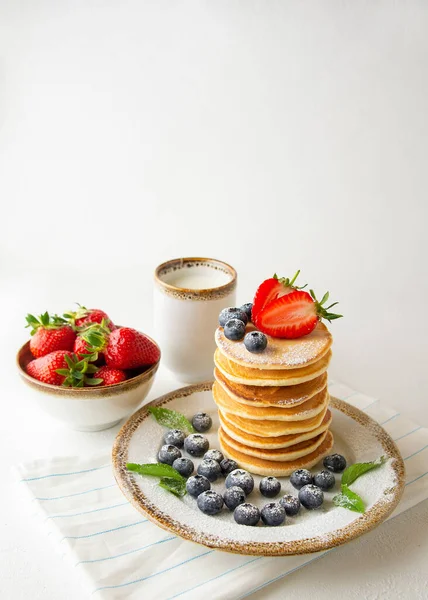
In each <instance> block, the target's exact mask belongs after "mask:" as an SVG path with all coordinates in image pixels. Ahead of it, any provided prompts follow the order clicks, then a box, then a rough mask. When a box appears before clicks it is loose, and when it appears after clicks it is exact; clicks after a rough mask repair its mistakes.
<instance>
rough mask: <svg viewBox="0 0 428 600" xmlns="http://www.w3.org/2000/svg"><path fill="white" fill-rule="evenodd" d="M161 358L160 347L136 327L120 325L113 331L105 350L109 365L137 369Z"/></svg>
mask: <svg viewBox="0 0 428 600" xmlns="http://www.w3.org/2000/svg"><path fill="white" fill-rule="evenodd" d="M159 358H160V351H159V348H158V347H157V346H156V345H155V344H154V343H153V342H152V341H151V340H149V338H147V337H146V336H145V335H143V334H142V333H140V332H139V331H137V330H136V329H131V328H130V327H120V328H118V329H115V330H114V331H112V332H111V334H110V337H109V341H108V346H107V349H106V351H105V359H106V363H107V366H108V367H112V368H114V369H135V368H137V367H143V366H147V365H152V364H154V363H156V362H157V361H158V360H159Z"/></svg>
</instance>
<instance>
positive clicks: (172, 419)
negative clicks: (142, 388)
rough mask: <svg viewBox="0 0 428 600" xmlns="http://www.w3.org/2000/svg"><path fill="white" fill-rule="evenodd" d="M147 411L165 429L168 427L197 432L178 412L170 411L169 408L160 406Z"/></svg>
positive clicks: (150, 407) (149, 408) (151, 407)
mask: <svg viewBox="0 0 428 600" xmlns="http://www.w3.org/2000/svg"><path fill="white" fill-rule="evenodd" d="M147 410H148V411H149V413H150V414H151V415H152V416H153V417H154V418H155V419H156V421H157V422H158V423H159V424H160V425H163V426H164V427H168V428H169V429H183V430H184V431H189V432H190V433H194V432H195V429H194V427H193V425H192V424H191V423H190V421H188V420H187V419H186V417H185V416H184V415H182V414H181V413H179V412H177V411H176V410H169V409H168V408H162V407H160V406H149V407H148V409H147Z"/></svg>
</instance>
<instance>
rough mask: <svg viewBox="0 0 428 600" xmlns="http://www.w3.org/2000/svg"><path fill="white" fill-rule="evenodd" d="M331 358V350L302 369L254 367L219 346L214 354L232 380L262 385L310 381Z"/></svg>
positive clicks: (216, 364)
mask: <svg viewBox="0 0 428 600" xmlns="http://www.w3.org/2000/svg"><path fill="white" fill-rule="evenodd" d="M330 359H331V350H329V351H328V352H327V354H325V355H324V356H323V357H322V358H321V359H320V360H318V361H317V362H315V363H313V364H310V365H308V366H307V367H301V368H300V369H276V370H271V369H266V370H265V369H253V368H249V367H245V366H242V365H240V364H238V363H235V362H233V361H232V360H231V359H230V358H227V357H226V356H225V355H223V354H222V353H221V352H220V350H219V349H218V348H217V350H216V351H215V354H214V363H215V366H216V367H217V369H218V370H219V371H220V372H221V373H222V374H223V375H224V377H226V378H227V379H229V380H230V381H233V382H234V383H242V384H244V385H261V386H269V385H275V386H283V385H284V386H285V385H297V384H300V383H304V382H305V381H310V380H312V379H315V378H316V377H319V376H320V375H322V374H323V373H324V372H325V371H326V370H327V367H328V364H329V362H330Z"/></svg>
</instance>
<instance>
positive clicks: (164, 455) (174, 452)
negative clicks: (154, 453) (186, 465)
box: [158, 444, 181, 465]
mask: <svg viewBox="0 0 428 600" xmlns="http://www.w3.org/2000/svg"><path fill="white" fill-rule="evenodd" d="M180 457H181V452H180V450H179V449H178V448H176V447H175V446H172V445H171V444H165V445H164V446H162V448H161V449H160V450H159V454H158V460H159V462H161V463H166V464H167V465H172V463H173V462H174V461H175V460H176V459H177V458H180Z"/></svg>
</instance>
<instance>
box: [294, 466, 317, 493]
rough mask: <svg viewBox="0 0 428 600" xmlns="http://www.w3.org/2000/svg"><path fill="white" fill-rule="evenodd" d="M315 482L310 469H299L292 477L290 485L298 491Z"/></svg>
mask: <svg viewBox="0 0 428 600" xmlns="http://www.w3.org/2000/svg"><path fill="white" fill-rule="evenodd" d="M312 482H313V477H312V473H311V472H310V471H308V469H297V471H293V472H292V473H291V476H290V483H291V485H292V486H293V487H295V488H296V490H300V488H302V487H303V486H304V485H308V484H309V483H312Z"/></svg>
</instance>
